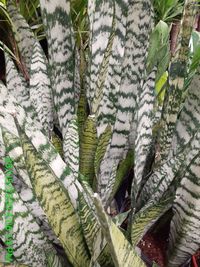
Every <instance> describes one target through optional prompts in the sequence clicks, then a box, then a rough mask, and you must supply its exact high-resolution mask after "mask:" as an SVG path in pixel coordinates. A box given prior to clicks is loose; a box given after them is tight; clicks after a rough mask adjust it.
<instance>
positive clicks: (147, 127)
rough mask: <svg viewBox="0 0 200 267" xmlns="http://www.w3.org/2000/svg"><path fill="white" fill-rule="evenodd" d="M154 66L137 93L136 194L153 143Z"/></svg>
mask: <svg viewBox="0 0 200 267" xmlns="http://www.w3.org/2000/svg"><path fill="white" fill-rule="evenodd" d="M156 70H157V69H156V68H154V70H153V71H152V72H151V73H150V74H149V76H148V77H147V80H146V81H144V84H143V86H142V88H141V89H142V92H141V94H139V97H138V98H139V99H138V101H137V102H138V104H137V105H138V109H137V113H136V118H137V131H136V139H135V157H134V163H135V164H134V184H133V185H134V186H133V187H132V190H133V192H134V195H137V192H138V189H139V188H140V185H141V181H142V179H143V177H144V176H145V175H146V174H147V173H145V167H146V163H147V159H148V155H149V153H150V150H151V146H152V143H153V136H152V135H153V134H152V129H153V125H154V104H155V76H156Z"/></svg>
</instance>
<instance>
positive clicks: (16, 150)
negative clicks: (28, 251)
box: [1, 126, 59, 243]
mask: <svg viewBox="0 0 200 267" xmlns="http://www.w3.org/2000/svg"><path fill="white" fill-rule="evenodd" d="M1 128H2V135H3V141H4V144H5V147H6V153H7V155H9V156H10V157H11V158H12V159H13V166H14V167H15V169H16V171H17V174H18V176H19V177H20V179H17V181H16V184H17V185H18V189H17V188H16V190H17V193H18V194H19V196H20V197H21V199H22V200H23V202H24V203H26V206H27V207H28V208H29V210H30V212H31V213H32V215H33V216H34V218H37V220H39V221H40V227H41V229H42V230H43V232H45V234H46V236H47V237H48V239H49V240H51V241H53V242H54V243H59V242H58V240H57V238H56V236H55V234H54V233H53V232H52V230H51V228H50V226H49V224H48V221H47V218H46V215H45V214H44V212H43V210H42V209H41V207H40V205H39V203H38V201H37V199H36V198H35V195H34V193H33V190H32V185H31V182H30V178H29V175H28V173H27V170H26V166H25V162H24V157H23V151H22V148H21V143H20V139H19V138H18V137H17V136H15V135H13V134H11V133H10V132H9V131H8V130H7V129H6V128H4V127H3V126H2V127H1ZM21 179H22V180H23V181H21Z"/></svg>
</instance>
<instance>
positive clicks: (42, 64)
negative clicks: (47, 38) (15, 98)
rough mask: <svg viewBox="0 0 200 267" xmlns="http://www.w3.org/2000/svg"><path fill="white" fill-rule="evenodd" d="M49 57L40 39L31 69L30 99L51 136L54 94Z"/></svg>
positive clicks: (45, 129) (33, 52)
mask: <svg viewBox="0 0 200 267" xmlns="http://www.w3.org/2000/svg"><path fill="white" fill-rule="evenodd" d="M47 64H48V62H47V59H46V57H45V54H44V52H43V50H42V48H41V46H40V44H39V42H38V41H36V42H35V44H34V47H33V51H32V57H31V71H30V101H31V103H32V105H33V107H34V108H35V111H36V112H37V117H38V120H39V121H40V123H41V125H42V128H43V129H44V131H45V132H46V133H47V134H48V136H50V133H51V131H52V128H53V113H54V111H53V96H52V92H51V84H50V79H49V77H48V71H47V67H48V66H47Z"/></svg>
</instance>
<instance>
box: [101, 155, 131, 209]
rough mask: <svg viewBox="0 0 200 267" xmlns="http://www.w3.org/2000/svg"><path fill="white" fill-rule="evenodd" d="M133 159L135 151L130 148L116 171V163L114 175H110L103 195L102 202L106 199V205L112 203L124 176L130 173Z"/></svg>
mask: <svg viewBox="0 0 200 267" xmlns="http://www.w3.org/2000/svg"><path fill="white" fill-rule="evenodd" d="M133 161H134V152H133V151H131V150H130V151H128V153H127V156H126V158H125V159H124V160H122V161H120V163H119V165H118V166H116V167H117V170H116V171H115V169H116V167H115V165H114V171H112V173H113V176H111V177H110V180H109V182H108V184H107V186H106V190H105V194H104V195H103V196H102V202H103V203H104V201H105V203H106V205H109V204H110V203H111V201H112V199H113V198H114V196H115V194H116V193H117V190H118V189H119V187H120V186H121V184H122V182H123V180H124V178H125V177H126V175H128V174H129V172H130V170H131V168H132V167H133Z"/></svg>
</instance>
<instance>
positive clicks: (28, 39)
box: [6, 0, 35, 78]
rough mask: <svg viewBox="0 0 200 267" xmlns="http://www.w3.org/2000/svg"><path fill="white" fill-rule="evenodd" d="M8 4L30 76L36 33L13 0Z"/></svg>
mask: <svg viewBox="0 0 200 267" xmlns="http://www.w3.org/2000/svg"><path fill="white" fill-rule="evenodd" d="M6 4H7V10H8V13H9V15H10V18H11V20H12V23H13V26H14V28H13V31H14V34H15V39H16V41H17V43H18V47H19V50H20V53H21V57H22V62H24V63H25V69H24V71H25V73H26V76H29V72H30V63H31V55H32V51H33V44H34V42H35V38H34V34H33V32H32V30H31V28H30V26H29V25H28V24H27V22H26V21H25V19H24V18H23V17H22V15H21V14H20V12H19V11H18V9H17V8H16V6H14V4H13V1H12V0H8V1H6ZM27 78H28V77H27Z"/></svg>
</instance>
